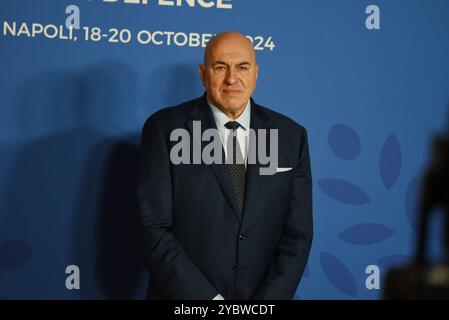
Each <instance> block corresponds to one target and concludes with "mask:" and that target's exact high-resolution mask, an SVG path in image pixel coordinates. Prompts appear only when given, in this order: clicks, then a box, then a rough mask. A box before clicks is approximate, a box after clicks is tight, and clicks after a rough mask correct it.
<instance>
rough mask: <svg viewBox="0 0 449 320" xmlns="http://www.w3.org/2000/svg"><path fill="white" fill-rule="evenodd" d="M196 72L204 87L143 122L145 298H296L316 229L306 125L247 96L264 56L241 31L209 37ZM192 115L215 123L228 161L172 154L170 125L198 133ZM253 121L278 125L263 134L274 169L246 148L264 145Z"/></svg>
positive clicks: (260, 127)
mask: <svg viewBox="0 0 449 320" xmlns="http://www.w3.org/2000/svg"><path fill="white" fill-rule="evenodd" d="M199 73H200V76H201V79H202V81H203V84H204V86H205V89H206V94H205V95H204V96H203V97H200V98H198V99H195V100H192V101H188V102H185V103H183V104H181V105H179V106H176V107H171V108H165V109H162V110H160V111H158V112H156V113H155V114H153V115H152V116H151V117H149V118H148V120H147V121H146V123H145V125H144V128H143V131H142V141H141V173H140V186H139V190H138V194H139V199H140V207H141V218H140V221H141V227H142V232H143V248H144V261H145V268H146V269H147V271H148V272H149V276H150V285H149V289H148V298H150V299H292V298H293V297H294V294H295V291H296V289H297V287H298V284H299V282H300V279H301V277H302V274H303V271H304V268H305V266H306V263H307V260H308V257H309V252H310V247H311V243H312V234H313V231H312V229H313V228H312V179H311V170H310V161H309V151H308V142H307V134H306V130H305V129H304V128H303V127H302V126H300V125H299V124H297V123H296V122H295V121H293V120H291V119H289V118H287V117H285V116H283V115H281V114H279V113H276V112H274V111H271V110H269V109H267V108H264V107H262V106H260V105H257V104H256V103H255V102H254V101H253V100H252V99H251V95H252V93H253V92H254V90H255V87H256V81H257V76H258V65H257V63H256V56H255V52H254V49H253V46H252V43H251V42H250V41H249V40H248V39H247V38H246V37H244V36H243V35H241V34H239V33H236V32H225V33H221V34H219V35H217V36H215V37H214V38H212V39H211V41H210V42H209V43H208V45H207V48H206V51H205V56H204V64H203V65H201V66H200V67H199ZM195 121H199V122H195ZM195 123H200V124H201V129H200V130H201V132H202V133H204V131H206V130H208V129H215V130H216V132H217V136H219V139H218V141H219V142H220V144H221V145H220V146H222V147H223V151H224V153H223V155H222V156H221V159H225V163H220V162H218V163H217V162H215V163H212V164H206V163H204V162H202V163H200V164H192V162H190V161H185V162H182V163H174V161H173V155H174V153H173V152H172V149H173V148H174V147H175V146H176V144H177V143H176V141H173V136H172V133H173V132H174V131H175V130H179V129H183V130H185V132H187V133H188V135H189V137H192V136H193V137H195V128H194V126H195ZM251 130H254V131H255V132H259V131H260V132H265V133H267V135H268V136H270V135H271V132H276V133H277V134H276V135H275V136H274V137H275V138H276V140H272V139H271V138H270V139H265V140H263V146H265V147H267V148H268V151H269V152H271V153H273V152H277V154H276V155H277V158H276V159H277V166H276V168H275V169H276V170H274V172H273V173H274V174H261V170H260V169H261V168H262V167H263V165H265V164H266V162H263V161H260V159H257V160H256V161H255V162H251V161H248V158H249V153H251V152H250V151H249V150H251V148H252V147H253V146H254V145H255V144H257V146H258V147H261V146H262V145H261V144H260V143H259V144H258V142H260V141H257V140H258V139H259V136H258V135H253V136H252V135H251V134H250V131H251ZM195 143H200V145H201V147H204V146H205V141H192V142H191V145H189V146H191V148H187V149H186V150H188V151H189V150H194V149H195V147H194V145H195ZM184 151H185V150H184ZM219 151H220V150H219ZM188 156H189V159H188V160H191V159H193V158H194V155H188ZM218 158H220V156H219V157H218Z"/></svg>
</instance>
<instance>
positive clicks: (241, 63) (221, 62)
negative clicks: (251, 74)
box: [213, 60, 251, 66]
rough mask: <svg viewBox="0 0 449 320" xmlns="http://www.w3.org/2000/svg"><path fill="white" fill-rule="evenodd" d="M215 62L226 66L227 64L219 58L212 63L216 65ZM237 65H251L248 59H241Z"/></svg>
mask: <svg viewBox="0 0 449 320" xmlns="http://www.w3.org/2000/svg"><path fill="white" fill-rule="evenodd" d="M217 64H222V65H225V66H228V64H227V63H226V62H224V61H221V60H217V61H215V62H214V63H213V65H217ZM237 65H238V66H244V65H251V63H250V62H248V61H243V62H240V63H238V64H237Z"/></svg>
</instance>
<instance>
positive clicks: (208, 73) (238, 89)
mask: <svg viewBox="0 0 449 320" xmlns="http://www.w3.org/2000/svg"><path fill="white" fill-rule="evenodd" d="M258 70H259V66H258V65H257V63H256V53H255V52H254V48H253V44H252V43H251V41H250V40H249V39H248V38H246V37H245V36H244V35H242V34H240V33H237V32H223V33H220V34H218V35H216V36H215V37H213V38H212V39H211V40H210V41H209V43H208V44H207V46H206V50H205V53H204V64H202V65H200V66H199V69H198V71H199V73H200V76H201V80H202V81H203V84H204V87H205V88H206V92H207V97H208V98H209V100H210V101H211V102H212V103H213V104H214V105H215V106H216V107H218V108H219V109H221V110H222V111H223V112H224V113H225V114H226V115H227V116H228V117H230V118H232V119H235V118H237V117H238V116H239V115H240V114H241V113H242V112H243V110H244V108H245V106H246V103H247V102H248V100H249V98H250V97H251V95H252V94H253V92H254V89H255V88H256V82H257V76H258Z"/></svg>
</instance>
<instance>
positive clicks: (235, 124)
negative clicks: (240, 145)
mask: <svg viewBox="0 0 449 320" xmlns="http://www.w3.org/2000/svg"><path fill="white" fill-rule="evenodd" d="M225 127H226V128H227V129H231V130H237V128H238V127H240V124H239V123H238V122H237V121H229V122H226V123H225Z"/></svg>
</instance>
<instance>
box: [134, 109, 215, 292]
mask: <svg viewBox="0 0 449 320" xmlns="http://www.w3.org/2000/svg"><path fill="white" fill-rule="evenodd" d="M159 127H160V123H159V122H158V121H157V119H155V118H154V116H152V117H150V118H149V119H148V120H147V122H146V123H145V125H144V128H143V130H142V137H141V150H140V177H139V180H140V181H139V189H138V196H139V202H140V227H141V232H142V242H143V244H142V245H143V251H144V264H145V268H146V269H147V271H148V273H149V276H150V286H151V287H152V288H154V289H156V290H157V292H158V293H160V294H161V295H162V296H163V297H164V298H165V299H204V300H210V299H212V298H213V297H215V296H216V295H217V293H218V292H217V290H216V289H215V288H214V287H213V286H212V285H211V284H210V282H209V281H208V280H207V279H206V278H205V276H204V275H203V274H202V273H201V271H200V270H199V269H198V268H197V266H196V265H195V264H194V263H193V262H192V261H191V259H190V258H189V257H188V256H187V254H186V253H185V252H184V250H183V248H182V247H181V245H180V243H179V242H178V241H177V239H176V237H175V236H174V235H173V233H172V232H171V229H172V225H173V217H172V182H171V170H170V158H169V154H170V151H169V150H168V139H169V137H165V138H164V134H163V131H162V130H161V128H159Z"/></svg>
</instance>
